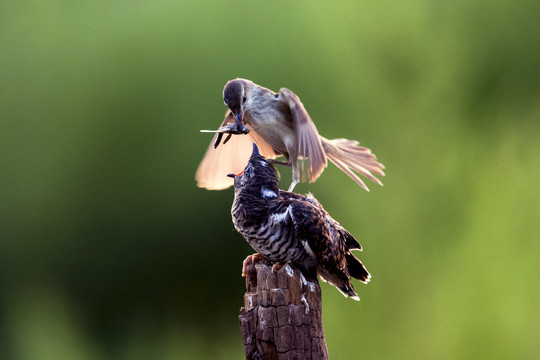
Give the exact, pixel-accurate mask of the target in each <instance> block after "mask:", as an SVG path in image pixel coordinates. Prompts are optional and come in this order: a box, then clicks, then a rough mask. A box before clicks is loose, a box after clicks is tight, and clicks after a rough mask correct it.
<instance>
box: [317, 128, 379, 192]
mask: <svg viewBox="0 0 540 360" xmlns="http://www.w3.org/2000/svg"><path fill="white" fill-rule="evenodd" d="M321 141H322V145H323V149H324V151H325V152H326V156H327V157H328V159H330V161H332V162H333V163H334V165H336V166H337V167H338V168H340V169H341V170H342V171H343V172H344V173H345V174H347V175H349V177H350V178H351V179H353V180H354V181H355V182H356V183H358V185H360V186H361V187H363V188H364V189H365V190H367V191H369V189H368V187H367V186H366V184H364V182H363V181H362V179H360V178H359V177H358V175H356V174H355V173H354V172H353V171H356V172H357V173H359V174H360V175H363V176H365V177H367V178H368V179H370V180H371V181H373V182H376V183H377V184H379V185H382V183H381V181H380V180H379V179H377V178H376V177H375V176H374V175H373V174H372V173H374V174H377V175H381V176H384V172H383V169H384V165H383V164H381V163H380V162H378V161H377V157H376V156H375V155H374V154H373V153H371V150H370V149H368V148H365V147H362V146H358V141H355V140H347V139H332V140H328V139H326V138H324V137H322V136H321Z"/></svg>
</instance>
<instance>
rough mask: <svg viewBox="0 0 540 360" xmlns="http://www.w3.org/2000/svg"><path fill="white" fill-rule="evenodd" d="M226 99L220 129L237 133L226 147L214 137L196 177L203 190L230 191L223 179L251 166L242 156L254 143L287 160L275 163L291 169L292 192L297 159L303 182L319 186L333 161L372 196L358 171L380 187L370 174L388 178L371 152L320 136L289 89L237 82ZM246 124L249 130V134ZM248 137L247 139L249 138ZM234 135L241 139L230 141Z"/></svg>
mask: <svg viewBox="0 0 540 360" xmlns="http://www.w3.org/2000/svg"><path fill="white" fill-rule="evenodd" d="M223 100H224V102H225V105H227V107H228V108H229V110H228V111H227V113H226V114H225V120H224V121H223V123H222V126H221V128H222V129H225V128H229V127H231V124H235V125H236V130H235V131H234V132H233V131H231V132H229V137H228V138H227V140H229V141H228V143H226V144H225V142H224V143H223V144H221V146H220V143H221V138H222V136H223V134H221V133H219V134H216V135H215V136H214V139H213V141H212V143H211V144H210V146H209V148H208V150H207V151H206V154H205V156H204V157H203V159H202V161H201V163H200V165H199V168H198V169H197V173H196V175H195V178H196V180H197V185H198V186H199V187H203V188H206V189H209V190H220V189H225V188H227V187H229V186H231V185H232V181H231V180H230V179H227V178H225V179H223V174H224V173H225V174H226V173H228V172H234V173H237V172H238V171H240V170H241V169H243V166H244V164H245V163H246V162H247V157H246V155H243V154H249V148H250V147H251V143H252V142H253V141H255V142H256V143H257V144H258V145H259V148H260V151H261V154H263V155H264V156H265V157H266V158H270V159H275V158H276V157H278V156H284V157H285V158H286V159H287V161H286V162H278V161H275V163H281V164H285V165H288V166H291V167H292V173H293V180H292V184H291V186H290V187H289V191H292V190H293V189H294V186H295V185H296V184H297V183H298V182H300V168H299V167H298V160H299V159H301V160H302V164H301V169H302V181H306V179H307V180H309V182H313V181H315V180H316V179H317V178H318V177H319V176H320V175H321V173H322V172H323V170H324V168H325V167H326V165H327V159H330V161H332V162H333V163H334V164H335V165H336V166H337V167H339V168H340V169H341V170H342V171H343V172H344V173H346V174H347V175H348V176H350V177H351V178H352V179H353V180H354V181H356V182H357V183H358V184H359V185H360V186H361V187H362V188H364V189H366V190H368V191H369V189H368V188H367V186H366V184H364V182H363V181H362V179H360V178H359V177H358V175H357V174H355V171H356V172H357V173H359V174H361V175H363V176H365V177H367V178H368V179H370V180H372V181H374V182H376V183H377V184H379V185H382V183H381V182H380V181H379V179H377V178H376V177H375V176H374V175H373V174H372V173H374V174H377V175H384V172H383V169H384V166H383V165H382V164H381V163H379V162H378V161H377V158H376V156H375V155H374V154H372V153H371V150H370V149H368V148H365V147H361V146H358V142H357V141H355V140H347V139H333V140H328V139H326V138H325V137H323V136H320V135H319V132H318V131H317V128H316V127H315V124H314V123H313V121H312V120H311V118H310V116H309V114H308V113H307V111H306V109H305V108H304V105H303V104H302V102H301V101H300V99H299V98H298V96H296V95H295V94H294V93H293V92H292V91H290V90H289V89H286V88H281V89H280V90H279V92H278V93H275V92H273V91H272V90H269V89H266V88H264V87H262V86H259V85H257V84H255V83H253V82H252V81H250V80H246V79H234V80H231V81H229V82H228V83H227V84H226V85H225V88H224V89H223ZM246 125H247V127H248V128H249V131H247V129H245V127H246ZM247 133H249V135H248V136H245V134H247ZM231 134H240V135H235V136H232V138H230V135H231ZM242 134H244V135H242ZM305 159H309V166H308V167H307V171H304V160H305ZM306 172H307V174H306ZM306 175H307V176H306Z"/></svg>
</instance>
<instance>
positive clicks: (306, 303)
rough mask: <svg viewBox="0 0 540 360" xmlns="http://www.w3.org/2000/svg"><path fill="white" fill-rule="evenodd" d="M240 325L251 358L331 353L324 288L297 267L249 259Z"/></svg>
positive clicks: (284, 359)
mask: <svg viewBox="0 0 540 360" xmlns="http://www.w3.org/2000/svg"><path fill="white" fill-rule="evenodd" d="M246 270H247V271H246V275H247V276H246V293H245V295H244V307H243V308H241V309H240V316H239V319H240V328H241V331H242V338H243V342H244V350H245V355H246V359H249V360H252V359H253V360H260V359H264V360H269V359H271V360H277V359H279V360H288V359H291V360H292V359H297V360H322V359H328V350H327V348H326V341H325V339H324V329H323V323H322V301H321V288H320V287H319V283H318V281H317V280H314V281H307V280H306V278H305V277H304V276H303V275H302V273H301V272H300V271H299V270H297V269H296V268H294V267H292V266H290V265H285V266H284V267H283V268H281V269H280V270H279V271H276V272H272V266H271V265H268V264H265V263H264V262H262V263H257V264H255V265H254V264H250V265H248V267H247V269H246Z"/></svg>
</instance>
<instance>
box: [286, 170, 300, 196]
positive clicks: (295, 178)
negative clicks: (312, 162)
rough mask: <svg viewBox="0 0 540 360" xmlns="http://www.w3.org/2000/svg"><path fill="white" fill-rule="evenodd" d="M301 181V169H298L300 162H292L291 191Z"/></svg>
mask: <svg viewBox="0 0 540 360" xmlns="http://www.w3.org/2000/svg"><path fill="white" fill-rule="evenodd" d="M299 182H300V170H299V169H298V164H292V183H291V186H289V190H288V191H289V192H292V191H293V190H294V187H295V186H296V184H298V183H299Z"/></svg>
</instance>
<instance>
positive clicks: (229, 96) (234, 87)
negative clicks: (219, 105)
mask: <svg viewBox="0 0 540 360" xmlns="http://www.w3.org/2000/svg"><path fill="white" fill-rule="evenodd" d="M249 85H250V81H249V80H244V79H234V80H231V81H229V82H228V83H227V84H225V87H224V88H223V102H225V105H227V107H228V108H229V110H231V111H232V113H233V114H234V117H235V118H236V121H237V123H238V128H237V131H239V132H241V131H242V129H243V125H242V121H243V119H244V114H245V112H246V106H247V104H248V103H249V100H250V95H251V86H249Z"/></svg>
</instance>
